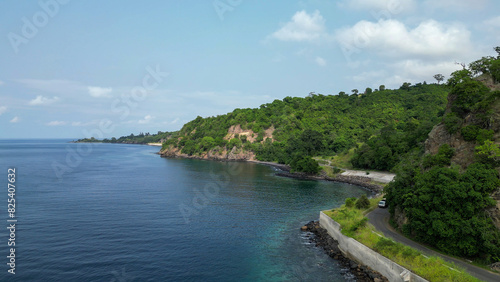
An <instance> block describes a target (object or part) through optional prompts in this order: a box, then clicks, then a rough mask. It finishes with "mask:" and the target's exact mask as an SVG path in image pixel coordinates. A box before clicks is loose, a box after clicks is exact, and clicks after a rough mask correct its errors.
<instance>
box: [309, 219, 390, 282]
mask: <svg viewBox="0 0 500 282" xmlns="http://www.w3.org/2000/svg"><path fill="white" fill-rule="evenodd" d="M301 230H302V231H309V232H311V233H313V234H314V236H312V237H310V240H311V241H312V242H313V243H315V244H316V246H317V247H321V248H323V249H324V250H325V252H326V253H327V254H328V256H330V257H331V258H333V259H335V260H337V261H338V262H339V263H340V265H341V266H342V267H344V268H347V269H349V270H350V272H351V273H352V274H353V275H354V276H355V277H356V281H360V282H364V281H374V282H385V281H389V280H388V279H387V278H385V277H384V276H383V275H382V274H380V273H379V272H377V271H375V270H373V269H371V268H370V267H368V266H366V265H362V264H358V263H357V262H355V261H353V260H350V259H348V258H347V257H345V256H344V254H343V253H342V251H341V250H340V249H339V247H338V242H337V241H336V240H335V239H333V238H332V237H331V236H330V235H329V234H328V232H327V231H326V229H324V228H322V227H321V226H319V222H317V221H311V222H309V223H308V224H306V225H305V226H303V227H302V228H301Z"/></svg>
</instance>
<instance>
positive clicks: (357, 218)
mask: <svg viewBox="0 0 500 282" xmlns="http://www.w3.org/2000/svg"><path fill="white" fill-rule="evenodd" d="M381 199H382V197H378V198H373V199H370V207H369V208H367V209H364V210H359V209H357V208H355V207H354V206H353V207H346V205H342V206H341V207H340V208H337V209H333V210H328V211H324V213H325V214H326V215H328V216H330V217H331V218H332V219H334V220H335V221H336V222H338V223H339V224H340V225H341V226H342V230H341V232H342V234H344V235H346V236H349V237H351V238H353V239H355V240H357V241H358V242H360V243H362V244H364V245H365V246H367V247H369V248H371V249H372V250H374V251H376V252H378V253H380V254H381V255H383V256H385V257H388V258H390V259H391V260H393V261H394V262H396V263H398V264H399V265H401V266H403V267H405V268H408V269H410V270H411V271H413V272H414V273H416V274H418V275H420V276H421V277H423V278H425V279H427V280H429V281H480V280H478V279H476V278H475V277H473V276H471V275H470V274H468V273H466V272H465V271H464V270H463V269H461V268H459V267H457V266H456V265H454V264H453V263H449V262H445V261H444V260H442V259H441V258H439V257H434V256H433V257H427V256H424V255H423V254H422V253H421V252H420V251H418V250H415V249H413V248H411V247H408V246H406V245H403V244H401V243H397V242H394V241H392V240H391V239H388V238H386V237H384V236H383V235H381V234H379V233H377V232H376V231H375V228H374V227H373V226H372V225H370V224H368V223H367V221H368V218H367V217H365V215H366V214H367V213H368V212H370V211H371V210H373V209H375V208H377V203H378V202H379V201H380V200H381Z"/></svg>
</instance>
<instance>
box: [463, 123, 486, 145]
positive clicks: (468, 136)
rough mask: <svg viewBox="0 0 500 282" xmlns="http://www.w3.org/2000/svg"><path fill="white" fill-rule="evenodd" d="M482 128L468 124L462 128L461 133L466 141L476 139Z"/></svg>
mask: <svg viewBox="0 0 500 282" xmlns="http://www.w3.org/2000/svg"><path fill="white" fill-rule="evenodd" d="M480 130H481V128H479V126H477V125H467V126H464V127H462V129H460V133H461V134H462V137H463V138H464V140H465V141H476V138H477V136H478V134H479V131H480Z"/></svg>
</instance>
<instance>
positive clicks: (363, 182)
mask: <svg viewBox="0 0 500 282" xmlns="http://www.w3.org/2000/svg"><path fill="white" fill-rule="evenodd" d="M231 153H232V152H231ZM159 154H160V155H161V156H162V157H163V158H188V159H201V160H213V161H236V162H238V161H240V162H251V163H257V164H263V165H268V166H272V167H275V168H277V169H279V170H281V171H280V172H277V173H276V175H277V176H282V177H289V178H295V179H306V180H326V181H335V182H343V183H349V184H353V185H357V186H361V187H363V188H365V189H367V190H369V191H371V192H373V193H374V194H380V193H381V192H382V190H383V189H384V186H382V185H379V184H374V183H372V182H371V179H370V178H369V177H364V176H352V175H340V174H338V175H336V176H334V177H330V176H327V175H326V174H321V175H310V174H306V173H300V172H291V168H290V166H288V165H284V164H278V163H274V162H263V161H257V160H255V159H254V158H253V157H254V156H246V155H245V156H244V157H241V156H239V155H238V154H229V155H227V156H226V157H219V156H216V155H207V156H204V157H199V156H188V155H185V154H181V153H179V152H178V151H175V150H174V151H173V150H165V151H161V152H159Z"/></svg>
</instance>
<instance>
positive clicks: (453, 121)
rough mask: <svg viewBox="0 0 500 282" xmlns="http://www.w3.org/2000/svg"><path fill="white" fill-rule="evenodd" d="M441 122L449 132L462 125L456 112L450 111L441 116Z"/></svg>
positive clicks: (454, 131) (455, 130)
mask: <svg viewBox="0 0 500 282" xmlns="http://www.w3.org/2000/svg"><path fill="white" fill-rule="evenodd" d="M443 123H444V127H445V128H446V131H448V133H450V134H453V133H456V132H457V131H458V129H459V128H460V126H461V125H462V119H461V118H460V117H458V115H457V114H456V113H453V112H451V113H447V114H446V115H445V116H444V117H443Z"/></svg>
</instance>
